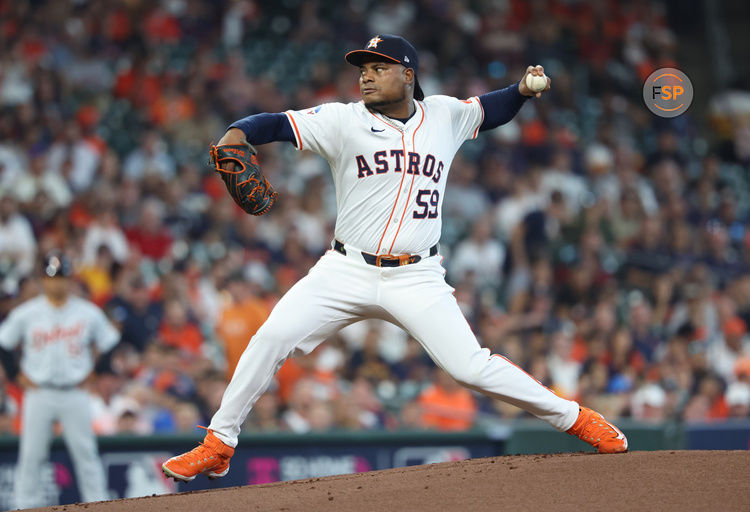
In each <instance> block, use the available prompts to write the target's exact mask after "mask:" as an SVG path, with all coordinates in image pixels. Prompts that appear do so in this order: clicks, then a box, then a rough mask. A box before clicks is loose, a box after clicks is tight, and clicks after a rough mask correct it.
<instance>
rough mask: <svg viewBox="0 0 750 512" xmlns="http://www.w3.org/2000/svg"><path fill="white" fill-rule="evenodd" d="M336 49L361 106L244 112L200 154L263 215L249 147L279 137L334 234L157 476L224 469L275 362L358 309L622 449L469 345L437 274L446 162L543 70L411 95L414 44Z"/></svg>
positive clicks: (596, 421)
mask: <svg viewBox="0 0 750 512" xmlns="http://www.w3.org/2000/svg"><path fill="white" fill-rule="evenodd" d="M345 58H346V60H347V61H348V62H349V63H350V64H352V65H354V66H356V67H357V68H358V69H359V86H360V92H361V96H362V101H360V102H357V103H349V104H342V103H329V104H325V105H319V106H316V107H313V108H310V109H305V110H300V111H287V112H285V113H280V114H268V113H264V114H258V115H253V116H250V117H247V118H245V119H242V120H240V121H237V122H236V123H234V124H232V125H231V127H230V129H229V130H228V131H227V133H226V134H225V135H224V137H223V138H222V139H221V140H220V141H219V144H218V145H217V146H214V147H212V149H211V155H212V160H213V162H214V165H215V167H216V170H217V171H218V172H219V174H220V175H221V176H222V177H223V179H224V181H225V183H226V185H227V188H228V190H229V192H230V194H232V195H233V197H234V198H235V200H236V201H237V202H238V204H240V205H241V206H242V207H243V208H244V209H245V211H247V212H248V213H253V214H262V213H265V212H266V211H268V209H269V208H270V207H271V205H272V204H273V200H274V198H275V192H274V191H273V188H272V187H271V185H270V184H269V183H268V182H267V180H266V179H265V178H264V177H263V175H262V172H261V171H260V167H259V165H258V162H257V159H256V158H255V156H254V155H255V151H254V149H253V148H252V146H249V145H248V144H247V143H248V142H249V143H250V144H255V145H257V144H265V143H268V142H273V141H287V142H291V143H293V144H294V145H295V146H296V147H297V149H300V150H310V151H314V152H316V153H318V154H320V155H321V156H323V157H324V158H325V159H326V160H328V162H329V164H330V167H331V173H332V174H333V180H334V184H335V189H336V200H337V207H338V215H337V220H336V227H335V239H334V240H333V241H332V243H331V250H329V251H328V252H326V254H325V255H324V256H322V257H321V258H320V260H319V261H318V262H317V263H316V265H315V266H314V267H313V268H312V269H311V270H310V272H309V274H308V275H307V276H306V277H304V278H303V279H302V280H300V281H299V282H298V283H297V284H296V285H295V286H294V287H292V288H291V289H290V290H289V291H288V292H287V294H286V295H285V296H284V297H283V298H282V299H281V300H280V301H279V303H278V304H277V305H276V308H275V309H274V310H273V312H272V313H271V315H270V317H269V318H268V320H267V321H266V323H265V324H264V325H263V326H262V327H261V328H260V329H259V330H258V332H257V333H256V335H255V336H253V337H252V339H251V340H250V342H249V344H248V346H247V348H246V350H245V352H244V353H243V355H242V357H241V359H240V361H239V364H238V366H237V369H236V370H235V373H234V376H233V377H232V380H231V382H230V383H229V386H228V387H227V389H226V392H225V393H224V397H223V399H222V403H221V407H220V408H219V410H218V411H217V412H216V414H215V415H214V417H213V419H212V420H211V424H210V425H209V427H208V429H207V430H208V432H207V434H206V437H205V440H204V442H203V443H202V444H201V445H200V446H198V447H197V448H195V449H193V450H191V451H189V452H187V453H184V454H182V455H179V456H176V457H173V458H171V459H169V460H168V461H167V462H166V463H164V465H163V470H164V473H165V474H166V475H167V476H169V477H172V478H174V479H175V480H181V481H185V482H187V481H190V480H192V479H194V478H195V477H196V476H197V475H198V474H201V473H203V474H205V475H207V476H208V477H209V478H217V477H221V476H224V475H225V474H226V473H227V472H228V471H229V461H230V458H231V456H232V455H233V453H234V448H235V446H236V445H237V436H238V434H239V432H240V425H242V423H243V421H244V419H245V417H246V416H247V414H248V413H249V412H250V409H251V408H252V406H253V404H254V403H255V401H256V400H257V399H258V397H260V395H261V394H262V393H263V392H264V391H265V389H266V387H267V386H268V385H269V383H270V382H271V379H272V378H273V376H274V374H275V373H276V371H277V370H278V369H279V367H280V366H281V365H282V364H283V362H284V361H285V360H286V359H287V358H288V357H289V356H290V355H292V354H293V353H295V352H301V353H309V352H311V351H312V350H313V349H314V348H315V347H316V346H318V345H319V344H320V343H321V342H322V341H323V340H325V339H326V338H328V337H330V336H331V335H333V334H334V333H335V332H336V331H338V330H339V329H341V328H342V327H344V326H346V325H349V324H351V323H353V322H357V321H360V320H363V319H366V318H380V319H383V320H386V321H388V322H392V323H394V324H396V325H398V326H400V327H402V328H403V329H404V330H406V331H407V332H409V334H411V335H412V336H413V337H414V338H415V339H417V340H418V341H419V342H420V343H421V344H422V346H423V347H424V349H425V350H426V351H427V353H428V354H429V355H430V357H432V359H433V360H434V361H435V363H436V364H437V365H438V366H440V367H441V368H442V369H444V370H445V371H446V372H448V373H449V374H450V375H451V376H453V378H454V379H456V380H457V381H458V382H460V383H461V384H463V385H464V386H466V387H468V388H470V389H474V390H477V391H479V392H481V393H484V394H486V395H488V396H491V397H494V398H497V399H499V400H503V401H506V402H509V403H511V404H513V405H516V406H518V407H521V408H523V409H525V410H526V411H529V412H530V413H532V414H534V415H535V416H537V417H539V418H541V419H542V420H544V421H546V422H548V423H549V424H550V425H552V426H553V427H555V428H556V429H558V430H560V431H563V432H568V433H570V434H573V435H576V436H578V437H580V438H581V439H583V440H584V441H586V442H588V443H590V444H592V445H593V446H595V447H596V448H597V449H598V450H599V452H602V453H615V452H624V451H626V450H627V440H626V439H625V436H624V435H623V433H622V432H620V430H618V429H617V428H616V427H615V426H614V425H612V424H611V423H608V422H607V421H605V420H604V418H603V417H602V416H601V415H600V414H598V413H596V412H595V411H592V410H590V409H587V408H585V407H581V406H579V404H577V403H576V402H572V401H569V400H565V399H563V398H560V397H559V396H557V395H556V394H555V393H553V392H552V391H550V390H549V389H547V388H546V387H544V386H543V385H542V384H540V383H539V382H538V381H537V380H535V379H534V378H533V377H531V376H530V375H528V374H527V373H526V372H524V371H523V370H522V369H521V368H519V367H518V366H516V365H514V364H513V363H512V362H511V361H509V360H508V359H506V358H504V357H502V356H501V355H498V354H491V353H490V350H488V349H486V348H482V347H480V345H479V343H478V342H477V339H476V337H475V336H474V334H473V333H472V331H471V329H470V328H469V324H468V323H467V322H466V320H465V319H464V317H463V315H462V313H461V310H460V309H459V307H458V304H457V302H456V299H455V298H454V297H453V295H452V292H453V289H452V288H451V287H450V286H449V285H448V284H446V282H445V280H444V275H445V270H444V269H443V267H442V265H441V261H442V258H441V257H440V254H439V248H438V240H439V239H440V229H441V221H442V219H441V206H442V204H443V198H444V194H445V184H446V181H447V178H448V172H449V170H450V167H451V162H452V160H453V157H454V155H455V154H456V152H457V151H458V149H459V147H460V146H461V145H462V144H463V142H464V141H466V140H468V139H474V138H476V136H477V134H478V133H479V132H480V131H483V130H490V129H492V128H495V127H497V126H500V125H501V124H503V123H506V122H508V121H509V120H510V119H512V118H513V116H515V115H516V113H517V112H518V110H519V109H520V108H521V106H522V105H523V103H524V101H526V100H527V98H529V97H532V96H536V97H539V96H540V95H541V93H542V92H543V91H546V90H548V89H549V85H550V80H549V79H546V87H545V86H544V82H542V87H540V85H539V83H538V82H539V77H543V76H544V70H543V69H542V67H541V66H536V67H531V66H530V67H528V68H527V70H526V73H525V74H524V77H522V79H521V80H520V81H519V82H518V83H515V84H513V85H511V86H509V87H507V88H505V89H501V90H498V91H493V92H490V93H487V94H484V95H482V96H479V97H472V98H468V99H465V100H460V99H456V98H452V97H448V96H429V97H427V98H425V97H424V94H423V92H422V89H421V87H420V85H419V80H418V71H419V59H418V56H417V52H416V50H415V49H414V47H413V46H412V45H411V44H410V43H409V42H408V41H406V40H405V39H404V38H402V37H399V36H393V35H378V36H375V37H373V38H372V39H370V40H369V41H368V42H367V43H366V44H365V47H364V48H363V49H361V50H355V51H352V52H349V53H348V54H346V57H345ZM529 75H530V76H532V77H533V79H530V80H528V81H527V80H526V78H527V77H528V76H529ZM527 84H536V85H533V86H534V87H535V89H534V90H532V89H530V86H529V85H527ZM535 91H536V92H535Z"/></svg>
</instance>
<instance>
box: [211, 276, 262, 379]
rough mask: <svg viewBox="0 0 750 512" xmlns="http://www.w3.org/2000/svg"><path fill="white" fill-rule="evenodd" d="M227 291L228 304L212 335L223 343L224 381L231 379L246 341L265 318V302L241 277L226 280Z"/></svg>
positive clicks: (231, 277)
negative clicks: (225, 365) (228, 296)
mask: <svg viewBox="0 0 750 512" xmlns="http://www.w3.org/2000/svg"><path fill="white" fill-rule="evenodd" d="M226 289H227V291H228V292H229V295H230V302H229V304H228V305H227V307H226V308H224V310H223V311H222V312H221V315H220V316H219V321H218V322H217V324H216V334H217V335H218V336H219V338H220V339H221V341H223V342H224V352H225V354H226V360H227V368H226V376H227V379H231V378H232V374H233V373H234V369H235V368H236V367H237V362H238V361H239V360H240V356H241V355H242V352H243V351H244V350H245V347H247V344H248V342H249V341H250V338H252V337H253V335H254V334H255V332H256V331H257V330H258V328H259V327H260V326H261V325H263V322H265V321H266V318H268V313H269V312H268V307H267V306H266V304H265V302H263V301H262V300H261V299H259V298H258V297H257V296H256V295H255V294H254V293H253V287H252V285H251V284H250V283H248V282H246V281H245V279H244V276H243V275H242V274H239V273H237V274H233V275H232V276H230V277H229V280H228V283H227V287H226Z"/></svg>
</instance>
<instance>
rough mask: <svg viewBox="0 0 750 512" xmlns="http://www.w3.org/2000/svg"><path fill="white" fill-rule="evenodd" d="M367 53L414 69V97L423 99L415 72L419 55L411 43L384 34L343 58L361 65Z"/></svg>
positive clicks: (353, 63) (417, 68) (417, 67)
mask: <svg viewBox="0 0 750 512" xmlns="http://www.w3.org/2000/svg"><path fill="white" fill-rule="evenodd" d="M367 55H378V56H380V57H385V58H386V59H388V60H391V61H393V62H397V63H398V64H401V65H402V66H404V67H407V68H411V69H413V70H414V99H415V100H420V101H421V100H423V99H424V93H423V92H422V88H421V87H420V86H419V80H417V73H419V57H417V50H416V49H415V48H414V46H412V44H411V43H410V42H409V41H407V40H406V39H404V38H403V37H401V36H394V35H391V34H384V35H379V36H375V37H373V38H372V39H370V40H369V41H367V44H365V47H364V48H363V49H361V50H354V51H351V52H349V53H347V54H346V55H345V56H344V58H345V59H346V61H347V62H348V63H349V64H352V65H354V66H361V65H362V60H363V59H364V57H365V56H367Z"/></svg>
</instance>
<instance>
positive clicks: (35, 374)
mask: <svg viewBox="0 0 750 512" xmlns="http://www.w3.org/2000/svg"><path fill="white" fill-rule="evenodd" d="M42 272H43V274H42V275H43V277H42V284H43V287H44V293H43V294H42V295H39V296H38V297H35V298H33V299H31V300H28V301H26V302H24V303H23V304H21V305H19V306H18V307H16V308H15V309H13V310H12V311H11V312H10V314H9V315H8V317H7V319H6V320H5V322H3V323H2V325H0V346H2V347H3V348H5V349H7V350H13V349H15V348H17V347H18V346H19V344H20V348H21V374H20V377H19V378H20V379H21V381H22V385H23V386H24V387H25V393H24V400H23V412H22V427H21V442H20V447H19V453H18V472H17V476H16V479H15V484H14V485H15V488H14V495H15V500H16V506H17V507H18V508H32V507H40V506H44V505H49V504H48V503H40V502H39V501H40V499H39V494H38V493H37V492H36V486H37V482H38V475H39V468H40V467H41V466H42V464H43V463H44V462H45V461H46V460H47V458H48V456H49V446H50V442H51V441H52V429H53V425H54V423H55V421H59V422H60V423H61V424H62V428H63V431H62V435H63V439H64V441H65V445H66V446H67V448H68V452H69V453H70V456H71V458H72V459H73V466H74V467H75V474H76V479H77V481H78V488H79V490H80V492H81V499H82V500H83V501H101V500H106V499H108V494H107V489H106V480H105V477H104V471H103V468H102V463H101V460H100V459H99V453H98V450H97V446H96V437H95V436H94V431H93V430H92V428H91V411H90V405H89V398H88V395H87V393H86V391H84V390H83V389H81V387H80V385H81V384H82V383H83V382H84V380H86V378H87V377H88V376H89V374H91V372H92V370H93V369H94V355H95V354H94V353H95V352H98V353H103V352H106V351H108V350H110V349H112V348H113V347H114V346H115V345H116V344H117V342H118V341H119V339H120V334H119V333H118V332H117V330H116V329H115V328H114V326H112V324H111V323H110V322H109V320H107V317H106V316H104V313H103V312H102V311H101V310H100V309H99V308H98V307H96V306H95V305H94V304H92V303H91V302H89V301H87V300H84V299H81V298H79V297H75V296H72V295H70V292H69V286H70V283H69V277H70V276H71V274H72V267H71V264H70V262H69V261H68V260H67V259H66V258H65V257H64V256H63V255H62V254H61V253H59V252H52V253H50V254H48V255H47V256H46V258H45V259H44V265H43V268H42Z"/></svg>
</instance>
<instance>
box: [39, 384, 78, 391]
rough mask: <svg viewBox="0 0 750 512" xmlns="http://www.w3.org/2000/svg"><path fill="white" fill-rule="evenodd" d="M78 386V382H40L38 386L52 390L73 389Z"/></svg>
mask: <svg viewBox="0 0 750 512" xmlns="http://www.w3.org/2000/svg"><path fill="white" fill-rule="evenodd" d="M79 387H80V384H66V385H64V386H59V385H57V384H42V385H41V386H39V388H41V389H51V390H53V391H73V390H74V389H78V388H79Z"/></svg>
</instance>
